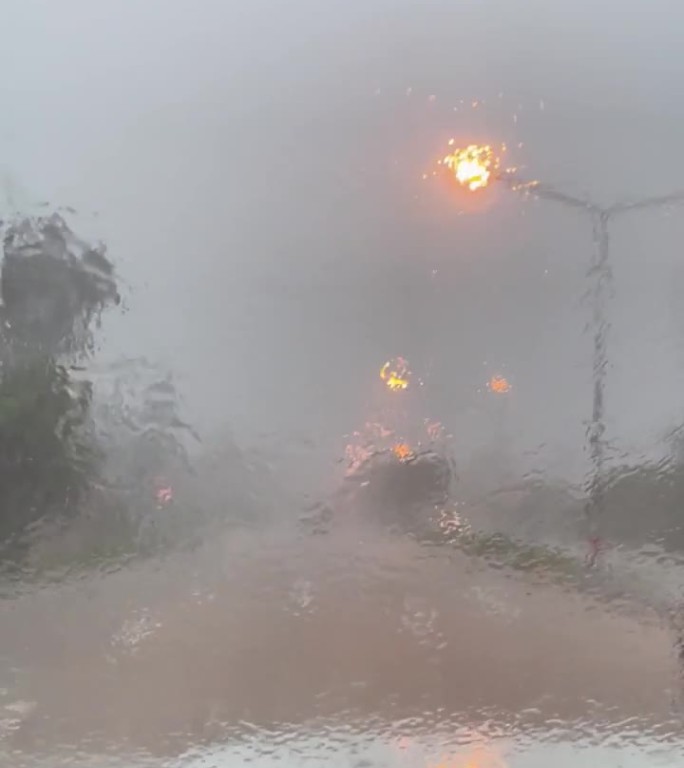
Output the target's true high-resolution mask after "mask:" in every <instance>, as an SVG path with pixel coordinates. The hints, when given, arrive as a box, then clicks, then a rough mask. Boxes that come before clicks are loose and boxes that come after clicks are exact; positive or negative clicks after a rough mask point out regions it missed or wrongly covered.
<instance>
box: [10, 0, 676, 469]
mask: <svg viewBox="0 0 684 768" xmlns="http://www.w3.org/2000/svg"><path fill="white" fill-rule="evenodd" d="M683 16H684V10H683V9H682V8H681V5H680V4H678V3H676V2H664V1H663V2H649V3H638V2H633V3H626V4H622V5H621V6H620V8H619V11H618V10H617V9H616V8H615V5H614V3H611V2H604V3H598V4H595V3H592V4H589V3H584V2H579V3H573V4H560V5H559V4H556V3H554V4H549V3H545V2H541V0H539V1H538V2H535V1H534V0H528V2H514V3H497V2H459V3H452V2H438V3H432V4H430V5H429V6H417V5H416V4H415V3H408V2H398V1H397V0H393V1H392V2H371V3H365V4H363V6H361V4H342V3H326V4H321V3H313V2H294V3H288V4H287V5H284V4H279V3H267V2H253V3H230V2H218V1H217V2H211V1H210V0H204V1H203V2H201V3H190V2H178V1H177V0H171V1H168V0H164V2H161V1H159V2H156V1H155V0H149V1H148V2H145V3H136V4H133V3H107V2H100V3H97V4H92V3H87V2H74V1H71V2H60V3H50V2H33V1H31V0H22V2H6V3H4V4H3V11H2V29H3V32H4V34H3V53H2V59H3V61H4V64H3V66H2V74H0V78H1V79H0V89H1V93H2V104H3V111H2V120H1V122H0V155H1V157H2V161H3V166H4V180H3V186H4V193H5V197H6V198H7V202H6V206H10V207H11V206H12V205H14V206H22V205H23V206H26V205H27V204H35V203H39V202H41V201H48V202H49V203H50V205H51V206H53V207H56V206H65V205H68V206H72V207H73V208H74V209H75V210H76V211H77V212H78V222H79V224H78V226H79V227H80V228H81V229H82V230H83V229H85V231H86V232H92V233H93V235H96V236H97V237H99V238H102V239H103V240H105V241H106V242H107V243H108V246H109V250H110V254H112V258H113V259H114V260H115V262H116V264H117V269H118V272H119V274H120V275H122V276H123V278H124V279H125V281H126V282H127V284H128V286H129V291H128V293H127V295H126V297H125V298H126V304H127V306H128V311H126V312H125V313H124V314H121V315H118V316H111V317H109V319H108V320H107V322H106V326H105V334H104V336H103V341H102V343H101V354H102V355H105V356H107V355H109V356H111V357H116V356H117V355H130V356H135V355H147V356H152V357H154V358H155V360H157V361H159V362H160V363H161V364H163V365H165V366H167V367H168V368H169V369H172V370H173V371H174V372H175V374H176V376H177V379H178V386H179V390H180V391H181V393H182V396H183V398H184V401H185V406H186V408H187V409H188V413H189V414H191V421H192V422H193V423H194V424H195V425H196V426H197V427H198V429H199V430H200V432H202V433H203V434H206V432H207V430H209V431H211V430H212V429H214V428H216V427H220V426H223V425H229V426H230V427H231V428H232V429H233V430H234V431H235V432H236V434H237V435H239V436H240V438H241V439H243V440H247V441H253V440H258V439H262V440H264V439H267V438H266V437H265V436H267V435H271V436H278V437H277V438H275V439H276V441H284V442H285V443H287V444H289V445H290V447H291V448H292V449H294V446H296V445H297V444H298V442H297V441H301V446H302V448H301V449H302V451H305V452H306V451H307V450H308V449H307V445H308V446H310V445H311V444H312V443H311V442H308V441H313V444H316V443H318V444H320V445H322V444H324V443H326V448H327V449H328V450H330V451H332V452H333V454H334V451H338V452H339V451H341V449H342V446H343V444H344V440H343V438H342V436H343V435H344V434H345V433H348V432H350V431H351V430H353V429H355V428H356V427H357V425H358V424H359V423H361V422H363V420H364V419H365V418H367V413H368V406H369V397H370V393H371V391H372V388H373V387H374V386H375V379H376V377H377V371H378V369H379V367H380V365H381V364H382V363H383V362H384V360H385V359H387V358H388V357H390V356H393V355H397V354H400V355H404V356H405V357H407V358H408V359H409V360H410V362H411V364H412V366H413V368H414V370H416V371H418V372H419V373H420V375H421V377H422V378H423V379H424V380H425V381H426V386H427V387H428V390H427V391H429V394H428V395H426V399H427V406H426V411H429V413H426V416H430V417H431V418H436V419H440V420H441V421H442V422H443V423H444V424H445V426H446V427H447V429H449V430H451V431H452V432H453V433H454V434H455V444H456V450H457V452H458V454H459V455H460V456H462V457H468V456H469V455H470V454H471V453H472V451H473V450H474V449H475V448H476V447H477V446H480V445H483V444H485V443H486V442H487V441H488V440H491V436H490V431H491V424H490V421H491V420H490V416H489V413H488V409H489V410H491V399H488V398H487V397H483V395H482V392H483V389H484V384H485V383H486V381H487V380H488V378H489V377H490V376H491V375H492V374H493V373H498V372H503V373H505V375H506V376H507V377H508V378H509V379H510V381H511V382H512V384H513V386H514V389H513V393H512V394H513V397H512V398H511V400H512V402H511V404H510V406H509V409H510V414H509V419H510V421H511V431H512V432H513V433H514V434H515V436H516V437H515V441H516V446H517V447H518V448H519V449H520V450H521V452H522V451H524V452H527V453H526V455H527V456H528V457H530V458H528V460H526V463H527V465H528V466H527V468H530V467H531V466H534V467H535V468H536V469H545V468H548V469H549V470H550V471H551V470H552V471H553V472H554V473H556V474H561V475H564V476H567V477H573V478H574V479H576V478H577V477H578V476H579V475H578V473H581V472H582V471H583V470H584V464H583V457H582V456H583V454H582V450H583V449H582V443H583V434H584V428H585V421H586V418H587V414H588V412H589V406H590V403H589V397H590V380H589V376H590V339H589V337H588V336H587V335H585V334H584V333H583V331H584V325H585V324H586V322H587V320H588V318H589V309H588V307H587V306H586V304H583V303H582V297H583V294H584V293H585V291H586V288H587V282H586V281H585V271H586V267H587V265H588V261H589V258H590V255H591V250H590V249H591V231H590V224H589V222H588V220H582V219H581V218H578V217H577V216H576V215H575V214H573V212H572V211H567V210H562V209H560V210H559V209H556V208H554V207H553V205H552V204H549V203H544V202H541V201H535V200H532V199H530V200H524V199H521V198H520V197H516V196H515V195H512V194H510V193H508V192H506V191H505V190H497V191H495V192H493V193H492V199H491V200H489V201H488V202H487V204H486V206H485V210H480V211H478V212H476V213H474V214H471V215H467V214H466V215H459V212H460V211H459V205H458V200H457V199H455V197H454V195H453V192H452V191H451V190H450V189H449V188H448V185H445V184H444V182H443V180H442V181H441V182H440V181H439V180H433V179H432V177H430V178H429V179H428V180H427V181H425V180H423V174H424V173H428V174H429V173H431V172H432V171H433V170H434V168H435V167H436V166H435V162H436V160H437V159H438V158H440V157H441V156H442V155H443V154H444V153H445V148H446V142H447V140H448V138H450V137H456V139H457V143H458V141H459V140H460V139H461V138H463V139H464V140H478V141H481V140H487V141H491V142H492V143H496V144H499V143H500V142H506V144H507V145H508V147H509V148H510V149H509V154H510V155H512V156H513V159H514V162H515V164H519V165H521V166H523V167H524V169H525V170H524V173H525V174H527V175H529V176H530V178H541V179H543V180H544V181H546V182H549V183H551V184H555V185H556V186H558V187H561V188H563V189H565V190H568V191H570V192H573V193H575V194H586V195H588V196H590V197H591V198H592V199H594V200H597V201H600V202H605V203H607V204H610V203H612V202H614V201H616V200H622V199H631V198H636V197H641V196H647V195H651V194H661V193H667V192H669V191H671V190H674V189H678V188H679V187H680V186H681V185H682V170H683V169H682V166H683V164H684V160H683V159H682V158H681V157H680V153H679V152H678V151H677V150H678V137H679V135H680V131H681V125H682V121H683V120H684V108H683V107H682V103H681V100H679V99H678V98H677V93H678V85H679V82H680V81H681V77H682V74H683V69H684V57H682V55H681V51H680V46H679V39H678V35H677V32H676V30H677V29H678V28H679V24H680V22H681V21H684V19H683V18H682V17H683ZM474 102H477V104H476V106H475V107H473V106H472V105H473V103H474ZM519 143H522V146H521V147H518V144H519ZM611 234H612V257H613V267H614V274H615V282H614V287H615V296H614V299H613V301H612V302H611V303H610V306H609V317H610V319H611V321H612V325H613V328H612V330H611V334H610V338H609V358H610V363H611V367H610V370H609V374H608V383H607V397H608V400H607V403H608V405H607V420H608V436H609V438H610V439H611V440H613V441H615V445H616V446H618V448H617V449H616V450H618V451H624V450H628V451H630V452H635V451H636V452H637V453H639V454H641V453H645V454H646V455H649V453H650V452H652V451H653V450H655V449H654V445H655V444H656V443H657V441H658V440H659V438H660V437H661V436H662V434H663V433H664V432H665V431H667V430H668V429H669V428H672V426H673V425H674V424H675V423H677V422H678V421H679V420H680V419H681V417H682V412H681V403H680V400H681V397H680V391H681V383H682V371H683V370H684V368H683V363H684V360H682V355H681V351H680V349H679V334H680V330H681V327H682V322H684V317H683V315H682V313H683V310H682V309H681V304H680V302H679V290H680V288H679V286H680V284H681V274H682V266H681V259H680V258H679V244H680V242H681V238H680V235H681V234H682V225H681V223H680V215H679V212H678V211H676V210H675V211H674V212H673V213H672V214H670V215H668V213H667V212H664V211H662V210H660V211H656V212H650V213H638V214H634V215H631V216H629V217H626V218H625V219H624V220H619V221H617V222H615V224H614V225H613V228H612V233H611ZM488 430H489V431H488ZM260 436H261V437H260ZM333 454H331V455H333Z"/></svg>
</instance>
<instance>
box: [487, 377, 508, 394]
mask: <svg viewBox="0 0 684 768" xmlns="http://www.w3.org/2000/svg"><path fill="white" fill-rule="evenodd" d="M487 387H488V388H489V391H490V392H494V393H495V394H497V395H505V394H507V393H508V392H510V391H511V385H510V384H509V382H508V379H506V378H505V377H504V376H492V378H491V379H490V380H489V382H488V383H487Z"/></svg>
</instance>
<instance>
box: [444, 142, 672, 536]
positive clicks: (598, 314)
mask: <svg viewBox="0 0 684 768" xmlns="http://www.w3.org/2000/svg"><path fill="white" fill-rule="evenodd" d="M453 145H454V141H453V139H452V140H451V141H450V142H449V146H450V147H453ZM442 164H443V165H444V166H445V167H446V168H448V169H449V170H450V171H451V173H453V176H454V179H455V180H456V182H457V183H458V184H459V185H460V186H461V187H463V189H465V190H467V192H468V193H472V194H483V192H484V190H485V189H486V188H487V187H488V186H489V185H490V184H492V183H493V182H495V181H498V182H502V183H504V184H505V185H506V186H508V187H509V189H511V190H513V191H516V192H524V193H526V194H532V195H535V196H536V197H538V198H541V199H543V200H549V201H551V202H554V203H558V204H560V205H564V206H566V207H569V208H573V209H575V210H577V211H579V212H581V213H584V214H586V215H587V216H588V217H589V219H590V221H591V225H592V232H593V246H594V247H593V254H592V259H591V263H590V267H589V271H588V276H589V277H590V278H592V281H593V282H592V290H591V304H592V328H593V331H594V338H593V347H594V349H593V397H592V410H591V421H590V425H589V429H588V433H587V436H588V444H589V454H590V459H591V462H592V477H591V480H590V482H589V487H588V491H589V505H588V507H587V517H588V520H589V525H590V529H591V530H590V535H591V536H593V537H595V536H596V530H595V528H596V525H597V523H598V519H599V518H600V516H601V512H602V510H603V506H604V497H603V491H604V487H603V484H604V464H605V441H604V433H605V422H604V389H605V376H606V368H607V348H606V334H607V331H608V323H607V321H606V316H605V297H606V291H607V288H608V286H609V284H610V280H611V277H612V273H611V268H610V263H609V256H610V237H609V223H610V222H611V221H612V220H613V219H614V218H616V217H618V216H621V215H622V214H625V213H630V212H632V211H637V210H643V209H646V208H659V207H661V206H665V205H670V204H672V203H677V202H681V201H684V192H674V193H672V194H669V195H663V196H660V197H651V198H645V199H643V200H638V201H636V202H633V203H621V204H616V205H612V206H609V207H603V206H600V205H597V204H596V203H593V202H591V201H590V200H585V199H582V198H579V197H574V196H573V195H568V194H566V193H564V192H559V191H558V190H556V189H554V188H553V187H550V186H548V185H546V184H542V183H540V182H539V181H526V180H524V179H520V178H519V177H518V176H517V174H516V173H515V169H505V170H502V169H501V165H500V161H499V158H498V156H497V155H496V153H495V152H494V150H493V149H492V147H491V146H489V145H487V144H483V145H479V144H470V145H468V146H466V147H463V148H454V149H452V150H451V151H450V153H449V154H448V155H447V156H446V157H445V158H444V159H443V160H442ZM490 388H491V387H490ZM491 389H492V391H496V390H495V389H494V388H491Z"/></svg>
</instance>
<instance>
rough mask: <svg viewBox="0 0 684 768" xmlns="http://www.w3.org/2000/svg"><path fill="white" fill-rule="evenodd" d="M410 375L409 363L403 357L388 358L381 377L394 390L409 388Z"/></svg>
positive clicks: (381, 370)
mask: <svg viewBox="0 0 684 768" xmlns="http://www.w3.org/2000/svg"><path fill="white" fill-rule="evenodd" d="M410 375H411V374H410V371H409V368H408V363H407V362H406V360H404V358H403V357H397V358H395V359H394V360H388V361H387V362H386V363H385V364H384V365H383V366H382V368H381V369H380V378H381V379H382V380H383V381H384V382H385V384H386V385H387V387H388V388H389V389H391V390H392V391H393V392H399V391H401V390H403V389H407V388H408V385H409V376H410Z"/></svg>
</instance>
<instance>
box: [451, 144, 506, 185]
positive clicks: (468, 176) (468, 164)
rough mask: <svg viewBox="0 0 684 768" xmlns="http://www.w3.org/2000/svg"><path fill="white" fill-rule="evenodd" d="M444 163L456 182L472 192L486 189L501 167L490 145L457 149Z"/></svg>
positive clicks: (473, 145)
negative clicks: (494, 173) (493, 174)
mask: <svg viewBox="0 0 684 768" xmlns="http://www.w3.org/2000/svg"><path fill="white" fill-rule="evenodd" d="M452 142H453V140H452V141H450V142H449V144H452ZM442 162H443V163H444V165H446V166H447V168H449V169H450V170H451V171H452V172H453V174H454V176H455V178H456V181H457V182H458V183H459V184H460V185H461V186H462V187H466V188H467V189H469V190H470V191H471V192H475V191H477V190H478V189H483V188H484V187H486V186H487V185H488V184H489V181H490V179H491V176H492V173H493V172H494V171H496V170H497V169H498V167H499V160H498V158H497V157H496V155H495V154H494V150H493V149H492V148H491V147H490V146H489V144H470V145H468V146H467V147H465V148H463V149H455V150H454V151H453V152H452V153H451V154H449V155H447V156H446V157H445V158H444V160H443V161H442Z"/></svg>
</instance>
